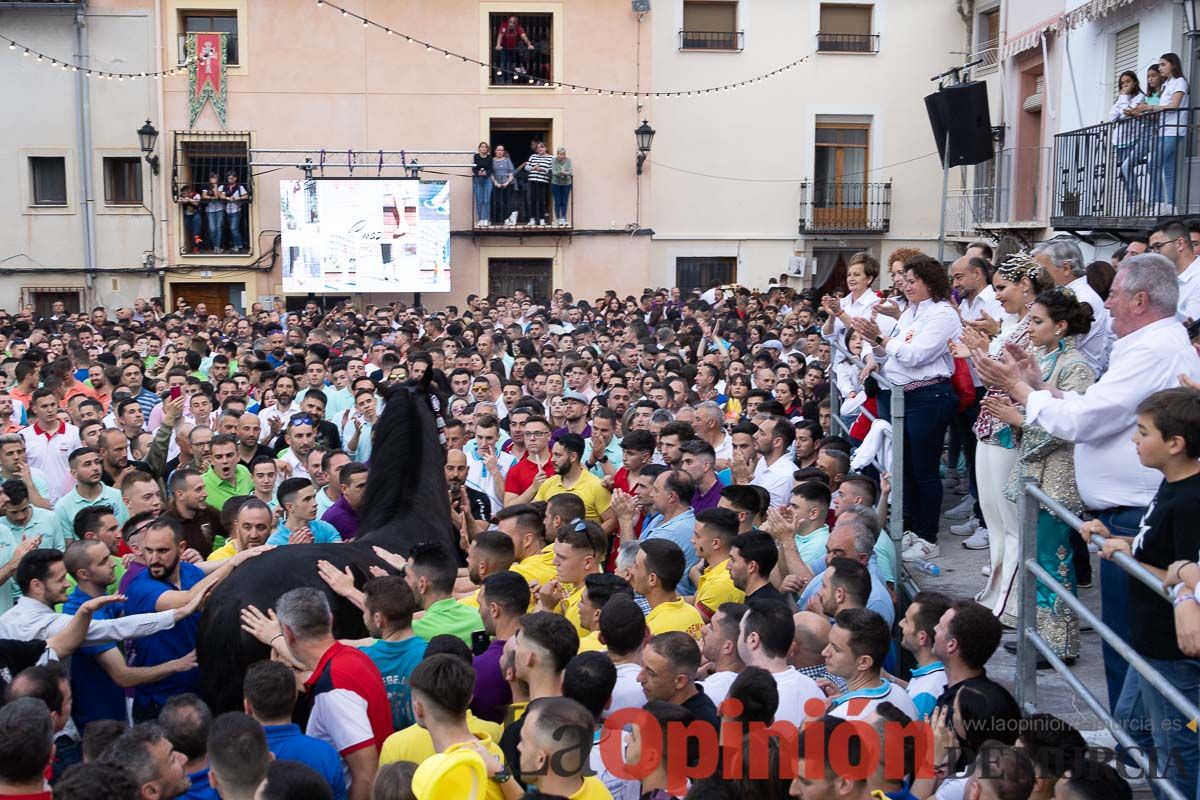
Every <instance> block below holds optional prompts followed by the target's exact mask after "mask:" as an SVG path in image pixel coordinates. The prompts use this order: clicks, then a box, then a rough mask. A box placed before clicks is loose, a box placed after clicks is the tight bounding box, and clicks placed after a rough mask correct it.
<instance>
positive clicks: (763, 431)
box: [750, 417, 796, 508]
mask: <svg viewBox="0 0 1200 800" xmlns="http://www.w3.org/2000/svg"><path fill="white" fill-rule="evenodd" d="M794 441H796V429H795V428H793V427H792V423H791V422H790V421H789V420H787V419H784V418H783V417H771V418H770V419H767V420H764V421H763V422H760V423H758V432H757V433H755V434H754V448H755V449H756V450H757V451H758V454H759V456H760V458H759V459H758V464H757V465H756V466H755V467H754V480H752V481H750V483H751V485H753V486H761V487H762V488H764V489H766V490H767V492H768V493H769V494H770V495H771V507H772V508H779V507H780V506H786V505H787V504H788V503H790V502H791V501H792V483H793V478H792V476H793V475H794V474H795V472H796V465H795V464H794V463H792V460H791V459H790V458H788V455H787V452H788V448H790V447H791V446H792V442H794Z"/></svg>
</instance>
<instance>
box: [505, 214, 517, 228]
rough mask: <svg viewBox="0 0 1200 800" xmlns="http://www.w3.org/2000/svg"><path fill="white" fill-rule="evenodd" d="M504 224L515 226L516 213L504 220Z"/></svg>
mask: <svg viewBox="0 0 1200 800" xmlns="http://www.w3.org/2000/svg"><path fill="white" fill-rule="evenodd" d="M505 224H506V225H516V224H517V212H516V211H514V212H512V213H511V214H509V215H508V219H506V220H505Z"/></svg>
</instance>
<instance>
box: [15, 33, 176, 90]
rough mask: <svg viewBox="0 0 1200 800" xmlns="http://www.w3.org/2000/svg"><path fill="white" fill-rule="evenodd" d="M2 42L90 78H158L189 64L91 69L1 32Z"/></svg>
mask: <svg viewBox="0 0 1200 800" xmlns="http://www.w3.org/2000/svg"><path fill="white" fill-rule="evenodd" d="M0 42H7V43H8V50H9V52H11V53H14V54H19V55H20V56H22V57H24V58H28V59H29V60H30V61H31V62H33V63H36V64H45V65H47V66H49V67H50V68H51V69H60V70H61V71H62V72H82V73H84V74H85V75H86V76H87V77H89V78H100V79H101V80H110V81H112V80H115V81H118V82H121V81H125V80H130V81H136V80H138V79H145V80H149V79H151V78H153V79H155V80H158V79H160V78H163V77H167V76H170V75H182V74H183V73H184V72H185V71H187V67H188V65H187V64H186V63H185V64H180V65H179V66H178V67H174V68H172V69H164V70H159V71H158V72H114V71H112V70H103V69H91V68H90V67H81V66H79V65H78V64H75V63H73V62H70V61H67V60H66V59H63V58H57V57H55V56H51V55H49V54H47V53H42V52H40V51H38V50H37V49H35V48H33V47H29V46H28V45H24V44H21V43H20V42H18V41H17V40H15V39H10V38H8V37H7V36H4V35H3V34H0Z"/></svg>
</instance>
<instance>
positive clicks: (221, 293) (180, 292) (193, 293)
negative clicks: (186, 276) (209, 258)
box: [169, 282, 241, 317]
mask: <svg viewBox="0 0 1200 800" xmlns="http://www.w3.org/2000/svg"><path fill="white" fill-rule="evenodd" d="M237 288H241V284H240V283H221V282H205V283H172V284H171V305H170V306H169V307H170V308H171V309H174V308H175V303H176V302H177V301H178V300H179V298H180V297H182V298H184V299H185V300H187V304H188V305H189V306H191V307H192V308H195V307H196V304H197V303H204V304H205V305H206V306H207V307H208V313H210V314H216V315H217V316H218V317H219V316H221V310H222V309H223V308H224V307H225V304H226V303H228V302H230V299H229V298H230V297H232V294H231V293H232V292H233V291H234V289H237Z"/></svg>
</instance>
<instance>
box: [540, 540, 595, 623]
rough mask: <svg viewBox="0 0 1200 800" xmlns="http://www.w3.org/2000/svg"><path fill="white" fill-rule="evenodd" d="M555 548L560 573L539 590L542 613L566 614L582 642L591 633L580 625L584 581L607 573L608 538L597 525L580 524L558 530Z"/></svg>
mask: <svg viewBox="0 0 1200 800" xmlns="http://www.w3.org/2000/svg"><path fill="white" fill-rule="evenodd" d="M552 547H553V549H554V566H555V568H556V569H557V570H558V574H557V576H556V577H555V578H553V579H552V580H550V581H549V582H548V583H546V584H544V585H543V586H541V587H540V588H539V589H538V610H539V611H551V612H553V613H555V614H562V615H563V616H565V617H566V618H567V619H568V620H570V622H571V624H572V625H574V626H575V632H576V633H578V634H579V638H580V639H582V638H583V637H585V636H587V634H588V631H587V629H585V628H584V627H583V626H582V625H581V624H580V622H579V600H580V598H581V597H582V596H583V588H584V585H583V582H584V579H585V578H587V577H588V576H589V575H593V574H596V573H599V572H601V571H602V570H603V567H604V557H605V556H606V555H607V554H608V537H607V536H605V535H604V531H602V530H600V526H599V525H597V524H596V523H594V522H578V521H577V522H575V523H567V524H566V525H564V526H563V527H562V528H560V529H559V530H558V536H557V537H556V538H555V540H554V544H553V545H552Z"/></svg>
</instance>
